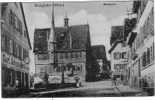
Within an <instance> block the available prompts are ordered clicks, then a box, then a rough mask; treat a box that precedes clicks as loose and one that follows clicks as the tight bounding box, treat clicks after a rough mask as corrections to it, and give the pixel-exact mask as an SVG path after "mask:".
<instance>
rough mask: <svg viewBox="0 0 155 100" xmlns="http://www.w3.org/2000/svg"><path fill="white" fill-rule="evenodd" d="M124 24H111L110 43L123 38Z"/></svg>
mask: <svg viewBox="0 0 155 100" xmlns="http://www.w3.org/2000/svg"><path fill="white" fill-rule="evenodd" d="M123 32H124V26H112V27H111V37H110V44H111V45H113V43H115V42H116V41H119V40H122V39H123Z"/></svg>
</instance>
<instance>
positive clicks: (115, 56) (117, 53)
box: [114, 52, 121, 60]
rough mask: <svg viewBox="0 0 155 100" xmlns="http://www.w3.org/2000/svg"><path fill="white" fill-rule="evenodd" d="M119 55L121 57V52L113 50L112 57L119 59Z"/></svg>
mask: <svg viewBox="0 0 155 100" xmlns="http://www.w3.org/2000/svg"><path fill="white" fill-rule="evenodd" d="M120 57H121V54H120V53H119V52H115V53H114V59H117V60H118V59H120Z"/></svg>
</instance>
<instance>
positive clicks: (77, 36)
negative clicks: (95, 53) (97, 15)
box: [55, 25, 90, 50]
mask: <svg viewBox="0 0 155 100" xmlns="http://www.w3.org/2000/svg"><path fill="white" fill-rule="evenodd" d="M62 33H64V38H65V39H61V35H62ZM69 34H71V40H72V48H71V49H86V45H87V43H88V41H89V39H90V35H89V34H90V33H89V26H88V25H73V26H69V27H68V29H67V28H66V27H56V28H55V35H56V42H57V45H59V46H57V49H59V50H60V49H70V48H69ZM65 41H68V42H67V43H66V47H63V46H64V45H65V44H64V42H65Z"/></svg>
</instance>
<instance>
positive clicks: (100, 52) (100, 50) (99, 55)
mask: <svg viewBox="0 0 155 100" xmlns="http://www.w3.org/2000/svg"><path fill="white" fill-rule="evenodd" d="M91 49H92V55H93V56H94V57H95V59H107V57H106V50H105V46H104V45H94V46H92V47H91Z"/></svg>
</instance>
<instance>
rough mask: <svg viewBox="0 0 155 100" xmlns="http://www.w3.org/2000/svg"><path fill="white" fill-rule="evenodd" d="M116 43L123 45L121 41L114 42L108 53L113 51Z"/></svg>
mask: <svg viewBox="0 0 155 100" xmlns="http://www.w3.org/2000/svg"><path fill="white" fill-rule="evenodd" d="M118 43H123V41H122V40H119V41H116V42H115V43H114V44H113V45H112V47H111V49H110V50H109V53H111V52H112V51H113V50H114V49H115V47H116V46H117V44H118Z"/></svg>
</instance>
